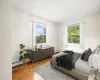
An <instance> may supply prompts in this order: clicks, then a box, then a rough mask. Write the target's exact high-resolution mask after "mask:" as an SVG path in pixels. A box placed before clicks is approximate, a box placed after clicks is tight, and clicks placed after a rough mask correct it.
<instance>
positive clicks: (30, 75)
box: [12, 58, 51, 80]
mask: <svg viewBox="0 0 100 80" xmlns="http://www.w3.org/2000/svg"><path fill="white" fill-rule="evenodd" d="M50 59H51V58H46V59H44V60H41V61H38V62H35V63H32V62H29V63H27V64H25V65H20V66H17V67H13V68H12V80H35V78H34V77H35V76H36V75H38V74H36V73H35V71H34V70H33V68H34V67H37V66H39V65H41V64H43V63H45V62H47V61H49V60H50ZM37 80H38V79H37ZM41 80H42V79H41Z"/></svg>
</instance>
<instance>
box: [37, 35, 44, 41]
mask: <svg viewBox="0 0 100 80" xmlns="http://www.w3.org/2000/svg"><path fill="white" fill-rule="evenodd" d="M45 42H46V35H40V36H36V43H45Z"/></svg>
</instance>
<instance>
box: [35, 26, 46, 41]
mask: <svg viewBox="0 0 100 80" xmlns="http://www.w3.org/2000/svg"><path fill="white" fill-rule="evenodd" d="M45 42H46V27H45V26H43V25H36V43H45Z"/></svg>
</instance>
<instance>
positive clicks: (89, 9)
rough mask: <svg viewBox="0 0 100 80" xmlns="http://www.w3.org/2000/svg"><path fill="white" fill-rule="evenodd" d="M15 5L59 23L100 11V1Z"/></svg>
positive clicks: (17, 0)
mask: <svg viewBox="0 0 100 80" xmlns="http://www.w3.org/2000/svg"><path fill="white" fill-rule="evenodd" d="M13 5H14V6H15V7H17V8H19V9H21V10H24V11H27V12H29V13H32V14H33V15H36V16H39V17H41V18H44V19H47V20H50V21H53V22H58V23H59V22H63V21H65V20H69V19H72V18H74V17H79V16H85V15H89V14H93V13H96V12H99V11H100V10H99V9H100V0H14V3H13Z"/></svg>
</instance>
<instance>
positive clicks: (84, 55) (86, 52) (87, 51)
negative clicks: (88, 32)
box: [81, 48, 92, 61]
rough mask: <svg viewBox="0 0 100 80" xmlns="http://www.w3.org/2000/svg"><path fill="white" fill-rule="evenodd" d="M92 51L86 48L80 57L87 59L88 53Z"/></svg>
mask: <svg viewBox="0 0 100 80" xmlns="http://www.w3.org/2000/svg"><path fill="white" fill-rule="evenodd" d="M91 53H92V51H91V49H90V48H88V49H87V50H85V51H84V53H83V54H82V55H81V59H82V60H84V61H88V58H89V56H90V54H91Z"/></svg>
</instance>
